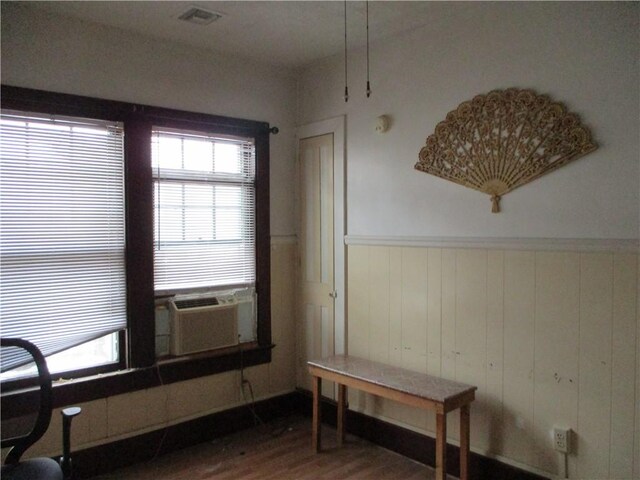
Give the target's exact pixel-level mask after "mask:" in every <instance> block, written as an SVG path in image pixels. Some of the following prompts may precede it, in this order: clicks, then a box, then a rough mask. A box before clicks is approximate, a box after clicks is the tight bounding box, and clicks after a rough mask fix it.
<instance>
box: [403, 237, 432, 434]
mask: <svg viewBox="0 0 640 480" xmlns="http://www.w3.org/2000/svg"><path fill="white" fill-rule="evenodd" d="M427 267H428V265H427V249H426V248H411V247H405V248H403V249H402V280H401V282H402V365H401V366H402V367H403V368H407V369H409V370H413V371H416V372H422V373H426V372H427ZM402 411H403V413H402V415H401V421H403V422H405V423H407V424H409V425H412V426H415V427H419V428H425V427H426V421H427V413H426V412H425V411H421V410H418V409H413V408H404V409H403V410H402Z"/></svg>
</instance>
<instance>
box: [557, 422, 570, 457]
mask: <svg viewBox="0 0 640 480" xmlns="http://www.w3.org/2000/svg"><path fill="white" fill-rule="evenodd" d="M570 438H571V429H570V428H560V427H555V428H554V429H553V449H554V450H557V451H558V452H563V453H569V448H570V442H569V439H570Z"/></svg>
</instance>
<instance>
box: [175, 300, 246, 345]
mask: <svg viewBox="0 0 640 480" xmlns="http://www.w3.org/2000/svg"><path fill="white" fill-rule="evenodd" d="M169 309H170V310H171V354H172V355H187V354H190V353H196V352H204V351H207V350H213V349H215V348H221V347H229V346H232V345H237V344H238V302H237V300H236V299H235V298H233V297H228V296H227V297H224V298H219V297H208V298H195V299H174V300H172V301H171V302H170V303H169Z"/></svg>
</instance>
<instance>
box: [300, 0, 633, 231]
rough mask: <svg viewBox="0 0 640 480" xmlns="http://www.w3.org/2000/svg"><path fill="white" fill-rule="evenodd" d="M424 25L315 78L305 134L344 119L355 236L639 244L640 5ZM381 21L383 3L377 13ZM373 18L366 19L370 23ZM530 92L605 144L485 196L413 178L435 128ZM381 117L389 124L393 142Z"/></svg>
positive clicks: (496, 9)
mask: <svg viewBox="0 0 640 480" xmlns="http://www.w3.org/2000/svg"><path fill="white" fill-rule="evenodd" d="M432 8H433V14H432V16H431V18H429V24H428V26H426V27H424V28H420V29H417V30H414V31H412V32H410V33H408V34H406V35H405V36H403V37H399V38H394V39H389V40H388V41H385V42H378V43H376V44H374V45H372V48H371V52H370V58H371V85H372V90H373V93H372V95H371V98H369V99H367V98H366V97H365V80H366V70H365V63H364V62H365V52H364V51H363V50H358V51H353V52H350V54H349V83H350V85H349V90H350V93H351V98H350V100H349V102H348V103H347V104H345V102H344V100H343V99H342V94H343V91H344V70H343V69H344V65H343V58H342V57H334V58H330V59H327V60H325V61H323V62H319V63H317V64H314V65H312V66H310V67H309V68H307V69H306V70H305V71H304V72H303V74H302V75H301V79H300V83H299V91H300V94H299V120H300V123H301V124H306V123H309V122H312V121H317V120H320V119H324V118H329V117H333V116H336V115H340V114H346V115H347V132H348V133H347V137H348V140H347V185H348V187H347V202H348V211H347V214H348V221H347V222H348V227H347V233H348V234H349V235H400V236H445V237H449V236H462V237H542V238H546V237H552V238H619V239H622V238H624V239H631V238H637V237H638V216H639V214H638V205H639V195H638V178H639V176H638V175H639V171H638V163H639V162H638V151H639V139H638V131H639V128H640V126H639V116H640V115H639V113H638V103H639V97H638V90H639V89H638V78H639V76H638V61H639V60H638V59H639V55H640V53H639V47H638V43H639V42H638V34H637V32H638V28H639V23H638V4H637V3H635V4H631V3H618V2H612V3H576V2H557V3H547V2H541V3H538V2H532V3H525V2H513V3H508V2H496V3H483V2H477V3H473V2H472V3H471V4H469V3H457V2H444V3H439V2H434V3H433V5H432ZM370 15H372V16H375V2H374V3H372V4H371V5H370ZM363 21H364V20H363ZM508 87H517V88H531V89H534V90H535V91H537V92H538V93H541V94H548V95H549V96H551V98H552V99H554V100H557V101H560V102H563V103H565V105H566V106H567V107H568V108H569V109H570V110H572V111H574V112H576V113H577V114H579V115H580V117H581V118H582V120H583V122H584V123H585V124H586V125H587V126H588V127H589V128H590V129H591V130H592V133H593V136H594V139H595V140H596V142H597V143H598V144H599V145H600V148H599V149H598V150H596V151H595V152H593V153H591V154H589V155H587V156H585V157H583V158H580V159H578V160H577V161H576V162H575V163H572V164H570V165H568V166H566V167H563V168H561V169H560V170H558V171H557V172H554V173H552V174H550V175H549V176H545V177H542V178H540V179H538V180H535V181H534V182H532V183H530V184H528V185H525V186H523V187H521V188H519V189H516V190H515V191H513V192H511V193H509V194H507V195H505V196H504V198H503V199H502V202H501V205H502V209H503V213H500V214H497V215H496V214H492V213H491V212H490V205H491V204H490V201H489V196H488V195H485V194H482V193H479V192H476V191H474V190H471V189H467V188H463V187H460V186H458V185H455V184H453V183H451V182H447V181H445V180H442V179H439V178H437V177H434V176H431V175H427V174H425V173H422V172H418V171H416V170H414V168H413V166H414V164H415V163H416V161H417V158H418V152H419V150H420V148H421V147H422V146H423V145H424V142H425V139H426V137H427V136H428V135H429V134H431V133H433V130H434V128H435V126H436V124H437V123H438V122H439V121H441V120H443V119H444V118H445V116H446V114H447V113H448V112H449V111H451V110H453V109H455V108H456V107H457V106H458V105H459V104H460V103H461V102H462V101H465V100H469V99H471V98H472V97H473V96H475V95H477V94H480V93H486V92H489V91H491V90H493V89H503V88H508ZM381 114H388V115H390V116H391V117H392V118H393V124H392V127H391V130H390V131H389V132H388V133H387V134H384V135H379V134H376V133H375V132H374V130H373V121H374V119H375V118H376V117H377V116H378V115H381Z"/></svg>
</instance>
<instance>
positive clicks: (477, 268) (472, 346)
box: [456, 249, 489, 448]
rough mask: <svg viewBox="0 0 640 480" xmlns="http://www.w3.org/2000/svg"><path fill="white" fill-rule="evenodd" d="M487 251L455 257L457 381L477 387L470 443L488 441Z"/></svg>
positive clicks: (477, 250)
mask: <svg viewBox="0 0 640 480" xmlns="http://www.w3.org/2000/svg"><path fill="white" fill-rule="evenodd" d="M486 361H487V251H486V250H480V249H475V250H458V251H457V257H456V380H457V381H459V382H463V383H468V384H470V385H475V386H477V387H478V390H477V392H476V401H475V402H474V404H473V410H474V415H472V416H471V441H472V443H473V444H474V445H476V446H482V447H483V448H484V447H486V445H487V444H488V438H489V417H488V401H487V396H486Z"/></svg>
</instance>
